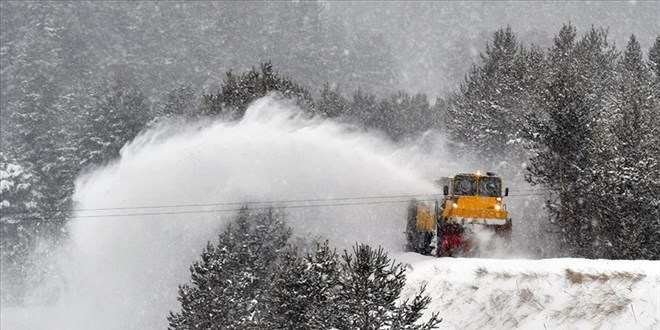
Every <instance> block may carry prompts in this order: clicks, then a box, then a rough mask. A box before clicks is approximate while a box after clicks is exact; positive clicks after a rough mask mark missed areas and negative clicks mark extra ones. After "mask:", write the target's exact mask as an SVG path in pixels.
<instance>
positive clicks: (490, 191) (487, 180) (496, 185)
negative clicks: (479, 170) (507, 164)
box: [479, 177, 502, 197]
mask: <svg viewBox="0 0 660 330" xmlns="http://www.w3.org/2000/svg"><path fill="white" fill-rule="evenodd" d="M500 186H501V184H500V178H494V177H481V178H479V195H480V196H489V197H498V196H501V195H502V193H501V189H500Z"/></svg>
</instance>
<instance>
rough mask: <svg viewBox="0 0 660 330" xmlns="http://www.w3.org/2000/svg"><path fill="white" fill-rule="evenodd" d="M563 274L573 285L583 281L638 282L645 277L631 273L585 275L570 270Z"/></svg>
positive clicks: (567, 269)
mask: <svg viewBox="0 0 660 330" xmlns="http://www.w3.org/2000/svg"><path fill="white" fill-rule="evenodd" d="M564 274H565V276H566V279H567V280H569V281H570V282H571V283H573V284H580V283H583V282H585V281H599V282H606V281H609V280H621V281H631V282H638V281H640V280H641V279H643V278H644V277H646V275H645V274H640V273H631V272H613V273H585V272H578V271H574V270H572V269H570V268H566V270H565V272H564Z"/></svg>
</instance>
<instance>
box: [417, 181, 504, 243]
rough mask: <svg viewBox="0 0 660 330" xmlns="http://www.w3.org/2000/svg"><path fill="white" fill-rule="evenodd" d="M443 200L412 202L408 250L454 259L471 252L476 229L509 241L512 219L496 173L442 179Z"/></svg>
mask: <svg viewBox="0 0 660 330" xmlns="http://www.w3.org/2000/svg"><path fill="white" fill-rule="evenodd" d="M439 183H440V184H441V185H444V186H443V193H444V196H445V197H444V199H442V200H436V201H413V202H412V204H411V205H410V208H409V210H408V223H407V227H406V237H407V246H406V247H407V250H408V251H413V252H417V253H421V254H426V255H430V254H435V255H437V256H452V255H455V254H466V253H469V252H470V251H471V250H472V248H473V244H474V242H473V241H474V240H473V237H472V235H471V231H472V229H474V226H483V227H485V228H487V229H489V230H493V231H494V232H495V233H497V234H498V235H499V236H500V237H504V238H506V239H508V238H509V237H510V234H511V229H512V226H511V218H509V213H508V212H507V210H506V204H504V201H503V197H506V196H508V194H509V188H505V189H502V179H501V178H500V177H499V176H497V175H496V174H495V173H491V172H487V173H486V175H482V174H481V173H479V172H477V173H459V174H456V175H455V176H453V177H449V178H444V179H441V180H439Z"/></svg>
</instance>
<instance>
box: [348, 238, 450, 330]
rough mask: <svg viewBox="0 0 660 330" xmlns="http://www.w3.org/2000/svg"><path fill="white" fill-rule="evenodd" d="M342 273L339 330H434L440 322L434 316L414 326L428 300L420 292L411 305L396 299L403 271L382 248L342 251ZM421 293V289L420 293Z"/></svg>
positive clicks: (399, 292) (399, 291)
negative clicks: (350, 251)
mask: <svg viewBox="0 0 660 330" xmlns="http://www.w3.org/2000/svg"><path fill="white" fill-rule="evenodd" d="M342 259H343V266H344V273H343V278H342V280H341V291H340V295H339V315H340V316H341V319H340V320H339V325H338V326H336V327H337V328H339V329H382V328H392V329H433V328H435V327H436V326H437V325H438V324H439V323H440V322H441V321H442V320H441V319H438V315H437V313H434V314H433V316H432V317H431V319H430V320H429V321H427V323H425V324H423V325H415V322H416V321H417V320H418V319H419V317H420V316H421V311H422V310H423V309H425V308H426V306H427V305H428V303H429V302H430V300H429V299H425V298H424V296H423V295H422V294H421V293H420V294H418V295H416V296H415V298H414V299H413V303H412V304H408V301H405V302H404V303H403V304H400V305H397V299H398V298H399V297H400V295H401V290H402V289H403V287H404V285H405V269H404V268H403V266H402V265H401V264H395V263H393V262H392V261H391V260H390V259H389V257H388V256H387V253H385V252H384V251H383V249H382V248H378V249H373V248H371V247H369V246H367V245H363V244H358V245H356V246H355V247H354V248H353V254H349V253H348V251H344V255H343V257H342ZM422 292H423V290H422Z"/></svg>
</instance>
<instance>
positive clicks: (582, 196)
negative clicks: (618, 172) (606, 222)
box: [528, 25, 616, 257]
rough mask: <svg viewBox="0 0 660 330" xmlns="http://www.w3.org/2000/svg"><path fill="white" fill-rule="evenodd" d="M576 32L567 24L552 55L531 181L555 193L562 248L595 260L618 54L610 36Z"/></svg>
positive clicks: (537, 127) (537, 120)
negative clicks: (597, 188) (598, 186)
mask: <svg viewBox="0 0 660 330" xmlns="http://www.w3.org/2000/svg"><path fill="white" fill-rule="evenodd" d="M575 36H576V31H575V28H574V27H572V26H570V25H568V26H564V27H563V28H562V29H561V31H560V32H559V35H558V36H557V37H555V46H554V47H553V48H552V49H551V50H550V53H549V64H548V68H551V69H550V71H549V78H548V80H547V82H546V87H545V92H544V93H543V94H542V95H541V96H540V98H539V112H538V113H537V114H535V116H534V121H533V123H532V126H533V129H534V131H533V136H535V137H536V139H535V140H534V141H533V143H534V147H533V149H532V150H533V152H534V155H533V157H532V159H530V164H529V167H528V170H529V173H530V176H528V180H529V181H530V182H532V183H541V184H543V185H544V186H546V187H547V188H549V189H551V190H553V191H556V194H555V195H554V198H553V199H552V200H550V201H548V208H549V210H550V212H551V214H552V215H553V217H554V219H553V221H554V223H555V224H557V225H558V227H559V229H560V230H561V231H562V233H563V236H562V245H563V246H565V247H566V250H567V251H568V252H569V253H570V254H571V255H573V256H587V257H589V256H594V255H596V254H597V253H598V251H596V250H595V249H594V246H597V245H598V244H599V242H598V238H597V236H596V235H597V234H596V232H597V229H596V228H594V227H596V226H598V225H599V221H601V220H602V219H598V218H597V217H596V216H595V215H596V212H595V209H596V208H597V207H598V206H597V205H598V199H599V198H598V194H597V192H596V191H595V189H594V187H595V186H594V185H593V182H597V181H598V180H601V178H602V175H603V173H602V172H601V171H598V169H599V167H598V164H599V163H602V162H603V161H604V160H605V159H608V158H609V157H608V156H607V155H603V154H602V152H601V151H602V150H603V149H604V145H605V141H606V140H607V139H606V137H605V136H604V135H605V133H606V129H605V125H606V122H604V120H603V118H604V117H606V114H607V112H606V109H607V104H606V102H607V100H608V93H611V89H612V86H613V80H614V79H613V77H614V60H615V58H616V53H615V51H614V49H613V47H611V46H610V45H609V44H608V42H607V33H606V32H605V31H603V30H596V29H591V30H590V31H589V32H588V33H587V34H586V35H585V36H584V37H583V38H582V39H581V40H580V41H579V42H577V43H576V42H575Z"/></svg>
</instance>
